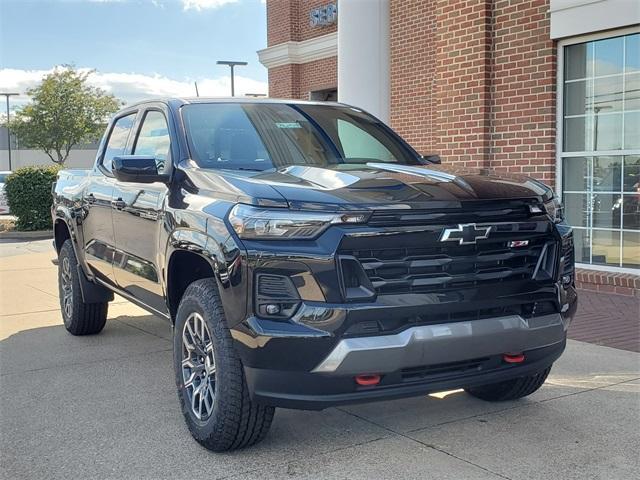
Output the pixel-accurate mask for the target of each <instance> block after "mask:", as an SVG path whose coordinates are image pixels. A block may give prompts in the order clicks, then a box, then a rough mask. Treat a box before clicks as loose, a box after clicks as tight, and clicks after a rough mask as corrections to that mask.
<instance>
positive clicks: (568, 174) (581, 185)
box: [562, 157, 589, 192]
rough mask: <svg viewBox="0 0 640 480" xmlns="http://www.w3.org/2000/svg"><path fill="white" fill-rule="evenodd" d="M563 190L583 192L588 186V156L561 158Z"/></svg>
mask: <svg viewBox="0 0 640 480" xmlns="http://www.w3.org/2000/svg"><path fill="white" fill-rule="evenodd" d="M562 165H563V167H564V168H563V170H562V182H563V183H564V187H563V188H564V190H565V191H566V190H569V191H576V192H584V191H587V190H588V188H589V157H572V158H564V159H563V160H562Z"/></svg>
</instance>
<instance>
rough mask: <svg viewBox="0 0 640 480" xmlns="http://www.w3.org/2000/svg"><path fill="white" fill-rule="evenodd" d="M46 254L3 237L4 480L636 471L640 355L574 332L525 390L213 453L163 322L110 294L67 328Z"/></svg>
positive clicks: (337, 419) (409, 408) (310, 419)
mask: <svg viewBox="0 0 640 480" xmlns="http://www.w3.org/2000/svg"><path fill="white" fill-rule="evenodd" d="M51 258H52V252H51V250H50V243H49V242H46V241H45V242H32V243H30V244H21V245H16V244H0V291H1V293H0V295H1V298H0V375H1V376H0V432H1V439H0V474H1V476H2V478H7V479H21V478H46V479H54V478H64V479H69V478H132V479H159V478H189V479H192V478H196V477H202V478H204V477H206V478H260V479H265V478H283V477H284V478H313V479H315V478H349V479H351V478H362V479H377V478H403V479H410V478H438V479H514V480H515V479H543V478H545V479H546V478H563V479H568V478H575V479H595V478H601V479H629V478H638V477H639V476H640V460H639V456H638V450H639V449H640V433H639V432H640V354H638V353H635V352H631V351H625V350H620V349H613V348H609V347H604V346H598V345H592V344H587V343H582V342H578V341H570V342H569V345H568V348H567V352H566V353H565V355H564V356H563V357H562V358H561V359H560V360H559V361H558V363H557V365H556V366H555V367H554V369H553V371H552V375H551V376H550V378H549V380H548V381H547V383H546V384H545V386H544V387H543V388H542V389H541V390H540V391H538V392H537V393H536V394H534V395H532V396H531V397H529V398H528V399H525V400H521V401H517V402H507V403H502V404H491V403H485V402H482V401H480V400H477V399H474V398H472V397H470V396H468V395H466V394H465V393H463V392H453V393H446V394H440V395H430V396H424V397H419V398H413V399H407V400H398V401H393V402H383V403H377V404H369V405H359V406H351V407H345V408H333V409H329V410H326V411H323V412H299V411H291V410H278V412H277V413H276V418H275V421H274V425H273V428H272V430H271V432H270V434H269V436H268V437H267V439H266V440H265V441H264V442H263V443H261V444H260V445H258V446H256V447H253V448H251V449H248V450H244V451H239V452H233V453H229V454H213V453H211V452H208V451H207V450H204V449H203V448H201V447H200V446H199V445H198V444H197V443H195V441H193V440H192V439H191V437H190V435H189V433H188V431H187V429H186V427H185V426H184V423H183V420H182V417H181V414H180V412H179V408H178V402H177V398H176V394H175V389H174V385H173V373H172V365H171V343H170V338H171V328H170V326H169V325H167V324H166V322H164V321H162V320H160V319H158V318H156V317H153V316H151V315H149V314H147V313H146V312H144V311H143V310H140V309H138V308H137V307H134V306H132V305H130V304H128V303H126V302H124V301H122V300H119V301H117V302H114V304H112V305H111V307H110V314H109V319H110V320H109V322H108V323H107V326H106V328H105V330H104V332H103V333H102V334H100V335H98V336H94V337H72V336H71V335H68V334H67V333H66V332H65V330H64V328H63V327H62V325H61V319H60V315H59V312H58V299H57V285H56V270H55V267H54V266H53V265H52V264H51V262H50V259H51Z"/></svg>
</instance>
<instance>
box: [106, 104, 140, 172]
mask: <svg viewBox="0 0 640 480" xmlns="http://www.w3.org/2000/svg"><path fill="white" fill-rule="evenodd" d="M135 118H136V114H135V113H131V114H129V115H127V116H125V117H121V118H119V119H118V120H117V121H116V123H115V125H114V126H113V129H111V134H110V135H109V141H108V142H107V147H106V148H105V151H104V156H103V157H102V167H103V168H104V169H105V170H107V171H109V172H110V171H111V167H112V164H113V157H117V156H118V155H124V154H125V153H126V148H127V140H128V139H129V133H131V128H132V127H133V122H134V120H135Z"/></svg>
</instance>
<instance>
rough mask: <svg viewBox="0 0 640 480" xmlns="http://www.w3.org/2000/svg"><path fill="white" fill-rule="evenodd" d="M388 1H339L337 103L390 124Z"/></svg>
mask: <svg viewBox="0 0 640 480" xmlns="http://www.w3.org/2000/svg"><path fill="white" fill-rule="evenodd" d="M390 95H391V93H390V80H389V0H340V2H339V4H338V101H340V102H344V103H348V104H350V105H353V106H356V107H361V108H363V109H364V110H366V111H368V112H369V113H372V114H373V115H375V116H376V117H378V118H379V119H380V120H382V121H383V122H389V108H390V107H389V98H390Z"/></svg>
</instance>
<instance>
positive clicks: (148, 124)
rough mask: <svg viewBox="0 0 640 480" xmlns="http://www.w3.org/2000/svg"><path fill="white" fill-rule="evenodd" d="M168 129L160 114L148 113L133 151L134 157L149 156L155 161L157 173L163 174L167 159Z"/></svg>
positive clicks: (156, 112)
mask: <svg viewBox="0 0 640 480" xmlns="http://www.w3.org/2000/svg"><path fill="white" fill-rule="evenodd" d="M170 144H171V142H170V140H169V128H168V127H167V120H166V119H165V117H164V114H163V113H162V112H159V111H157V110H150V111H148V112H147V113H146V114H145V116H144V120H143V122H142V127H140V133H139V134H138V139H137V140H136V145H135V147H134V149H133V153H134V155H149V156H152V157H154V158H155V159H156V166H157V167H158V173H162V172H164V170H165V168H166V166H167V163H168V159H169V151H170V150H169V148H170Z"/></svg>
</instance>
